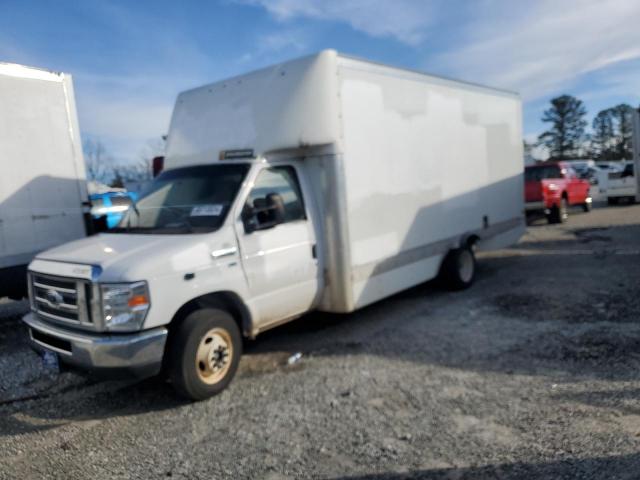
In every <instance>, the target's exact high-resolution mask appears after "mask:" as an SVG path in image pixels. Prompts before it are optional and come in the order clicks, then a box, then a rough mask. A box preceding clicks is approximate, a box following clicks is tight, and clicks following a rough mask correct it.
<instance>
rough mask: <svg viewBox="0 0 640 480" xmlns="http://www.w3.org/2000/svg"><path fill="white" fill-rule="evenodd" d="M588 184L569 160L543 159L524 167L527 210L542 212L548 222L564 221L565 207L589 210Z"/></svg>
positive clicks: (566, 213)
mask: <svg viewBox="0 0 640 480" xmlns="http://www.w3.org/2000/svg"><path fill="white" fill-rule="evenodd" d="M589 188H590V184H589V182H588V181H587V180H583V179H581V178H579V177H578V174H577V173H576V171H575V170H574V169H573V168H572V167H571V164H570V163H569V162H545V163H542V164H539V165H532V166H529V167H525V169H524V197H525V208H526V211H527V214H528V215H529V214H535V213H544V214H545V215H546V217H547V220H548V221H549V223H561V222H564V221H565V220H566V218H567V215H568V210H569V207H572V206H576V205H578V206H581V207H582V209H583V210H584V211H585V212H588V211H589V210H591V197H590V196H589Z"/></svg>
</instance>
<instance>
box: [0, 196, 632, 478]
mask: <svg viewBox="0 0 640 480" xmlns="http://www.w3.org/2000/svg"><path fill="white" fill-rule="evenodd" d="M25 309H26V305H25V304H24V303H7V302H5V303H4V304H2V305H0V317H1V319H0V452H1V454H0V478H2V479H4V478H20V479H23V478H61V479H62V478H64V479H76V478H78V479H79V478H122V479H130V478H140V479H148V478H202V479H207V480H211V479H217V478H266V479H289V478H291V479H293V478H309V477H312V478H322V479H364V478H373V479H404V478H426V479H432V478H434V479H435V478H437V479H444V478H450V479H466V478H472V479H481V478H514V479H515V478H517V479H523V478H529V479H543V478H603V479H604V478H606V479H610V478H624V479H627V478H628V479H631V478H640V401H639V397H640V373H639V370H638V368H639V367H640V205H633V206H631V205H628V206H619V207H615V208H614V207H611V208H604V207H603V208H596V209H595V210H594V211H592V212H591V213H588V214H581V213H576V214H574V215H572V216H571V217H570V219H569V222H568V223H566V224H564V225H561V226H548V225H545V224H544V222H539V223H538V224H535V225H531V226H530V227H529V229H528V232H527V234H526V236H525V237H523V239H522V241H521V242H520V243H519V244H518V245H517V246H515V247H514V248H512V249H507V250H502V251H499V252H493V253H489V254H482V255H481V256H480V259H479V272H478V279H477V283H476V284H475V285H474V286H473V287H472V288H471V289H470V290H467V291H464V292H456V293H451V292H446V291H443V290H440V289H439V288H438V287H437V286H436V285H434V284H432V283H428V284H425V285H421V286H419V287H416V288H414V289H412V290H410V291H407V292H405V293H402V294H400V295H397V296H394V297H393V298H390V299H388V300H386V301H383V302H381V303H378V304H376V305H373V306H371V307H368V308H366V309H364V310H362V311H360V312H358V313H356V314H353V315H349V316H337V315H325V314H313V315H308V316H306V317H304V318H301V319H300V320H298V321H296V322H293V323H291V324H289V325H286V326H283V327H281V328H278V329H275V330H272V331H270V332H268V333H266V334H264V335H263V336H261V337H259V338H258V339H257V340H256V341H252V342H248V343H247V344H246V350H247V353H246V355H245V357H244V358H243V360H242V364H241V370H240V373H239V375H238V377H237V378H236V379H235V380H234V382H233V383H232V385H231V386H230V388H229V389H228V390H227V391H225V392H224V393H223V394H222V395H220V396H218V397H216V398H213V399H211V400H209V401H205V402H200V403H187V402H184V401H182V400H180V399H178V398H177V397H176V396H175V395H174V394H173V392H172V390H171V388H170V386H169V385H167V384H165V383H164V382H162V381H160V380H157V379H151V380H147V381H144V382H140V383H132V382H122V381H119V382H116V381H110V382H104V381H97V380H95V379H91V378H86V377H83V376H80V375H78V374H76V373H73V372H63V373H61V374H57V373H56V372H55V371H50V370H45V369H44V368H43V366H42V362H41V360H40V357H38V356H37V355H36V354H35V353H33V352H31V351H30V350H29V348H28V347H27V345H26V342H25V332H24V330H23V329H22V328H21V326H20V324H19V321H18V319H19V317H20V315H21V314H22V313H23V312H24V311H25ZM296 352H301V353H302V358H301V360H300V361H298V362H296V363H294V364H293V365H288V364H287V359H288V358H289V356H290V355H292V354H294V353H296Z"/></svg>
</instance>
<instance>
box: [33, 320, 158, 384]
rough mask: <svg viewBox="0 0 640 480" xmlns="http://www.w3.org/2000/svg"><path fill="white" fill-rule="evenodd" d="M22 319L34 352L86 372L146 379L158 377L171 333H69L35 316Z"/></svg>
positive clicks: (156, 330)
mask: <svg viewBox="0 0 640 480" xmlns="http://www.w3.org/2000/svg"><path fill="white" fill-rule="evenodd" d="M22 320H23V321H24V323H26V324H27V326H28V327H29V340H30V343H31V346H32V347H33V348H34V349H35V350H37V351H46V350H50V351H53V352H56V353H58V354H59V358H60V361H61V362H63V363H66V364H69V365H73V366H76V367H79V368H81V369H83V370H88V371H93V372H98V373H100V372H101V373H109V374H116V375H120V374H130V375H133V376H135V377H139V378H143V377H149V376H153V375H157V374H158V373H159V372H160V369H161V367H162V358H163V356H164V347H165V343H166V341H167V334H168V331H167V329H166V328H164V327H160V328H154V329H151V330H145V331H142V332H136V333H130V334H129V333H127V334H109V333H90V332H78V331H74V330H69V329H67V328H62V327H59V326H57V325H52V324H50V323H47V322H43V321H42V320H40V319H39V318H38V317H37V316H36V315H35V314H33V313H28V314H27V315H25V316H24V317H23V319H22Z"/></svg>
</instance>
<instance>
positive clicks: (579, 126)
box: [538, 95, 587, 160]
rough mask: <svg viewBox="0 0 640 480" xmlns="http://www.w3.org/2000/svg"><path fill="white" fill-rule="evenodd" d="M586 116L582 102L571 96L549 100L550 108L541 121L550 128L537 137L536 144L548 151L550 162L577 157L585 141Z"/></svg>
mask: <svg viewBox="0 0 640 480" xmlns="http://www.w3.org/2000/svg"><path fill="white" fill-rule="evenodd" d="M586 114H587V110H586V109H585V107H584V105H583V103H582V101H581V100H578V99H577V98H575V97H572V96H571V95H562V96H560V97H556V98H554V99H552V100H551V107H550V108H548V109H547V110H545V111H544V114H543V116H542V121H543V122H547V123H551V128H550V129H549V130H547V131H546V132H544V133H542V134H541V135H540V136H539V137H538V143H539V144H540V145H543V146H545V147H546V148H547V150H548V151H549V159H550V160H565V159H568V158H576V157H577V156H579V154H580V149H581V147H582V142H583V141H584V139H585V127H586V126H587V121H586V120H585V119H584V117H585V115H586Z"/></svg>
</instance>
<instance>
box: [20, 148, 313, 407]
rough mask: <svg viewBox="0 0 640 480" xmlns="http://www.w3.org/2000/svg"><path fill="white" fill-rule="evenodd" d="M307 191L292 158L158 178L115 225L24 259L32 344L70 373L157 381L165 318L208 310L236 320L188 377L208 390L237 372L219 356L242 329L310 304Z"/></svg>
mask: <svg viewBox="0 0 640 480" xmlns="http://www.w3.org/2000/svg"><path fill="white" fill-rule="evenodd" d="M308 189H309V186H308V185H307V182H306V177H305V173H304V168H303V165H302V164H301V163H300V162H299V161H296V160H287V161H278V160H274V161H269V160H267V159H259V160H258V159H243V160H234V161H222V162H219V163H217V164H215V165H199V166H190V167H182V168H176V169H172V170H169V171H165V172H163V173H161V174H160V175H159V177H157V179H156V180H155V181H154V183H153V185H152V187H151V189H150V191H149V192H148V193H147V194H146V195H145V196H143V197H142V198H141V199H140V200H139V201H138V202H137V203H136V204H135V207H133V208H130V209H129V210H128V211H127V213H126V214H125V216H124V217H123V219H122V220H121V221H120V224H119V225H118V226H117V227H115V228H112V229H111V230H110V231H109V232H108V233H102V234H100V235H97V236H94V237H89V238H85V239H82V240H78V241H75V242H71V243H68V244H66V245H63V246H61V247H58V248H54V249H51V250H49V251H47V252H45V253H43V254H41V255H39V256H38V258H37V260H35V261H34V262H33V264H32V265H31V268H30V273H29V287H30V290H31V296H30V298H31V307H32V310H33V312H32V314H30V315H29V316H28V317H27V318H26V319H25V321H26V322H27V324H28V325H29V327H30V335H31V338H32V340H33V342H34V343H35V344H36V345H38V346H40V347H44V348H47V349H52V350H54V351H56V352H57V353H58V354H59V355H60V356H61V359H62V360H63V361H66V362H68V363H71V364H75V365H77V366H79V367H85V368H90V369H92V370H96V369H101V368H104V369H108V370H114V369H115V370H127V371H129V372H130V373H133V374H134V375H138V376H141V377H143V376H148V375H154V374H157V373H159V371H160V368H161V366H162V364H163V357H164V352H165V350H166V349H167V348H168V347H169V345H167V338H168V334H169V330H170V329H171V328H172V325H171V324H169V325H167V318H170V319H173V318H180V319H181V320H182V319H184V318H185V317H188V316H189V314H190V313H192V312H196V311H202V309H208V310H212V311H214V315H213V317H214V318H215V317H216V314H217V315H218V316H220V317H221V318H223V319H225V322H226V323H229V322H233V325H231V326H230V330H231V331H233V334H227V335H217V336H216V335H215V334H212V337H211V340H210V341H211V342H213V343H214V344H215V346H216V347H215V351H216V352H218V353H216V354H215V355H221V358H220V360H219V361H218V363H217V364H215V365H217V367H213V366H211V365H212V364H211V362H210V360H211V358H210V357H211V355H213V354H212V353H211V352H210V350H211V349H208V348H206V347H204V346H203V348H202V350H203V352H204V351H206V353H203V354H202V355H203V359H204V360H202V361H201V362H200V363H199V366H198V370H197V371H198V372H199V374H200V377H201V378H200V380H202V381H203V382H204V383H205V384H206V382H207V380H208V379H209V378H213V377H220V376H221V375H222V376H224V375H226V373H227V372H226V370H228V369H235V368H236V367H237V362H235V360H236V359H237V358H238V355H235V356H233V357H230V355H229V353H228V352H229V351H232V350H234V349H235V350H236V352H238V350H239V349H240V348H241V342H240V341H239V338H240V334H241V333H244V335H246V336H248V337H255V336H256V335H257V334H258V333H259V332H260V331H262V330H265V329H267V328H270V327H272V326H275V325H276V324H279V323H282V322H284V321H287V320H290V319H292V318H294V317H296V316H298V315H300V314H302V313H304V312H306V311H309V310H311V309H313V307H314V306H315V304H316V302H317V300H318V297H319V292H320V288H321V283H322V276H321V275H320V272H321V271H322V269H321V266H320V264H319V258H318V254H317V247H316V231H315V227H314V225H315V223H314V218H316V217H317V210H316V208H315V206H314V204H313V197H312V196H311V195H310V194H309V192H308ZM159 259H160V261H159ZM61 265H65V266H66V267H65V269H66V270H69V273H70V275H69V276H67V275H61V273H63V272H62V271H61V268H60V266H61ZM84 265H92V267H91V268H90V269H87V268H84V267H82V266H84ZM212 292H215V293H213V294H212ZM152 305H153V308H151V306H152ZM143 326H144V328H143ZM227 326H229V325H227ZM78 328H79V329H81V330H82V331H83V334H82V335H79V334H78V333H77V331H76V332H74V330H75V329H78ZM213 330H215V329H213ZM105 333H108V335H107V336H105V335H104V334H105ZM80 337H82V338H80ZM234 343H235V344H234ZM184 347H185V346H184V345H180V346H178V345H175V346H174V348H173V349H174V350H177V349H178V348H180V349H182V348H184ZM214 363H215V362H214ZM221 372H222V373H221ZM176 376H179V373H178V372H176ZM178 382H179V380H178ZM185 388H187V387H185ZM185 393H186V394H187V395H189V396H194V395H195V396H196V397H198V396H200V395H202V394H203V393H202V392H200V394H198V393H197V392H189V391H186V392H185ZM209 394H210V393H209V392H207V394H206V396H208V395H209Z"/></svg>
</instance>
